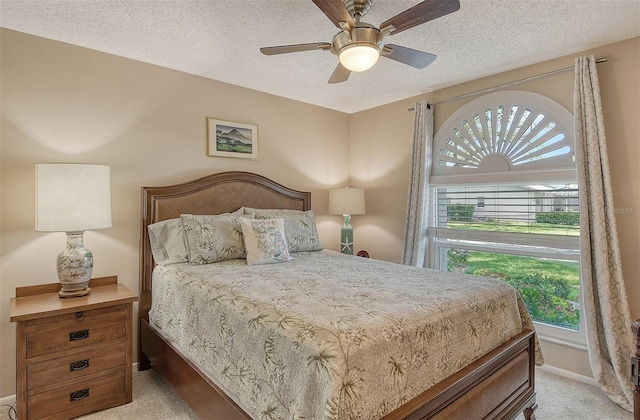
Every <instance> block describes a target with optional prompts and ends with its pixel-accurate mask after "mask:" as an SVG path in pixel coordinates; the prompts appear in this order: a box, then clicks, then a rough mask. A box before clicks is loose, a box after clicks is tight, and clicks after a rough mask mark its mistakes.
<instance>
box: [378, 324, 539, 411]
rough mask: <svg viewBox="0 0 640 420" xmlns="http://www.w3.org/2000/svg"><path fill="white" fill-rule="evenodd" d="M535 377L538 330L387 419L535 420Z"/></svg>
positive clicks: (445, 382)
mask: <svg viewBox="0 0 640 420" xmlns="http://www.w3.org/2000/svg"><path fill="white" fill-rule="evenodd" d="M534 374H535V341H534V332H533V331H523V332H522V333H520V334H519V335H517V336H516V337H514V338H512V339H511V340H509V341H508V342H507V343H505V344H503V345H502V346H500V347H498V348H496V349H495V350H493V351H492V352H490V353H488V354H487V355H485V356H483V357H482V358H480V359H478V360H477V361H475V362H473V363H471V364H470V365H468V366H467V367H465V368H464V369H462V370H460V371H459V372H457V373H456V374H454V375H453V376H450V377H449V378H447V379H445V380H444V381H442V382H440V383H439V384H437V385H435V386H433V387H431V388H430V389H429V390H427V391H425V392H424V393H423V394H421V395H420V396H418V397H416V398H415V399H414V400H412V401H411V402H409V403H407V404H405V405H404V406H402V407H400V408H399V409H397V410H396V411H394V412H392V413H390V414H389V415H387V416H386V417H384V419H385V420H389V419H412V420H413V419H425V418H428V419H434V420H436V419H438V420H444V419H453V418H464V419H480V418H491V419H512V418H515V417H517V416H518V415H519V414H520V413H523V412H524V414H525V418H526V419H528V420H534V419H535V415H534V412H535V409H536V408H537V405H536V401H535V395H536V393H535V388H534V385H535V379H534Z"/></svg>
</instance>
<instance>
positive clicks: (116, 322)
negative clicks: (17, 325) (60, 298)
mask: <svg viewBox="0 0 640 420" xmlns="http://www.w3.org/2000/svg"><path fill="white" fill-rule="evenodd" d="M126 316H127V315H126V310H125V305H117V306H113V307H108V308H101V309H93V310H89V311H79V312H75V313H70V314H64V315H58V316H54V317H50V318H42V319H36V320H33V321H28V322H27V358H32V357H37V356H42V355H48V354H51V353H56V352H58V351H70V350H73V349H76V348H78V347H82V346H87V345H91V344H97V343H101V342H104V341H107V340H113V339H117V338H122V337H125V336H126V322H125V321H126Z"/></svg>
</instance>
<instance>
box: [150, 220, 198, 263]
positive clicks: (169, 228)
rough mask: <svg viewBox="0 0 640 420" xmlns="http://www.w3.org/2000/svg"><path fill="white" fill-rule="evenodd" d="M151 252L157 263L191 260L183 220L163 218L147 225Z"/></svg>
mask: <svg viewBox="0 0 640 420" xmlns="http://www.w3.org/2000/svg"><path fill="white" fill-rule="evenodd" d="M147 229H148V231H149V242H151V253H152V254H153V260H154V261H155V262H156V264H164V265H167V264H176V263H183V262H187V261H189V251H188V250H187V244H186V243H185V238H184V230H183V228H182V220H180V218H176V219H168V220H163V221H161V222H157V223H154V224H152V225H149V226H147Z"/></svg>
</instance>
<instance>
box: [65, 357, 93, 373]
mask: <svg viewBox="0 0 640 420" xmlns="http://www.w3.org/2000/svg"><path fill="white" fill-rule="evenodd" d="M88 367H89V359H84V360H78V361H77V362H73V363H69V372H76V371H78V370H82V369H86V368H88Z"/></svg>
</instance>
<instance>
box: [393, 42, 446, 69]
mask: <svg viewBox="0 0 640 420" xmlns="http://www.w3.org/2000/svg"><path fill="white" fill-rule="evenodd" d="M381 55H382V56H383V57H387V58H390V59H392V60H396V61H399V62H400V63H403V64H408V65H410V66H412V67H415V68H417V69H423V68H425V67H427V66H428V65H429V64H431V63H433V60H435V59H436V56H435V55H433V54H429V53H426V52H423V51H418V50H414V49H412V48H407V47H401V46H400V45H395V44H387V45H385V46H384V48H383V49H382V54H381Z"/></svg>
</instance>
